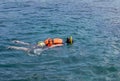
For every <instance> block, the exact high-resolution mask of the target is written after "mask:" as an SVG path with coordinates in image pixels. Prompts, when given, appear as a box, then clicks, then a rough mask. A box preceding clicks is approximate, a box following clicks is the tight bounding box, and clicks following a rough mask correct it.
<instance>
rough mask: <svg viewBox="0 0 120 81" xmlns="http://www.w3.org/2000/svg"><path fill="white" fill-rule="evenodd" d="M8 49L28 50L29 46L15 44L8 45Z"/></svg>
mask: <svg viewBox="0 0 120 81" xmlns="http://www.w3.org/2000/svg"><path fill="white" fill-rule="evenodd" d="M8 49H16V50H22V51H29V48H25V47H17V46H9V47H8Z"/></svg>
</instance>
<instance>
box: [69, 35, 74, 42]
mask: <svg viewBox="0 0 120 81" xmlns="http://www.w3.org/2000/svg"><path fill="white" fill-rule="evenodd" d="M69 40H70V44H73V39H72V36H70V38H69Z"/></svg>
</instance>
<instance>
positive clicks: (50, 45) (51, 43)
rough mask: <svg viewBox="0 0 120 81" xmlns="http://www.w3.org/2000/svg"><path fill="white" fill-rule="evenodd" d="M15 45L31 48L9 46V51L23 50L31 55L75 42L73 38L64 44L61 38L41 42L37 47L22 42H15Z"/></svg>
mask: <svg viewBox="0 0 120 81" xmlns="http://www.w3.org/2000/svg"><path fill="white" fill-rule="evenodd" d="M13 42H14V43H18V44H22V45H26V46H29V48H27V47H17V46H9V47H8V48H9V49H16V50H22V51H26V52H29V53H36V51H40V50H41V49H43V50H46V49H48V48H53V47H57V46H63V45H64V44H65V43H67V44H72V43H73V40H72V36H71V37H69V38H67V39H66V41H65V42H63V39H61V38H53V39H52V38H48V39H46V40H44V41H39V42H38V43H37V44H36V45H34V46H31V44H29V43H25V42H22V41H18V40H16V41H13Z"/></svg>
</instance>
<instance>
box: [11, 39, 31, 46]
mask: <svg viewBox="0 0 120 81" xmlns="http://www.w3.org/2000/svg"><path fill="white" fill-rule="evenodd" d="M12 42H13V43H17V44H22V45H30V44H29V43H25V42H23V41H19V40H14V41H12Z"/></svg>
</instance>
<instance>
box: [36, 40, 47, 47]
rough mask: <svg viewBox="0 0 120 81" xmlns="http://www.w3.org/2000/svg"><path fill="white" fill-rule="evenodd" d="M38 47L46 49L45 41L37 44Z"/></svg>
mask: <svg viewBox="0 0 120 81" xmlns="http://www.w3.org/2000/svg"><path fill="white" fill-rule="evenodd" d="M37 46H40V47H44V46H45V43H44V42H43V41H39V42H38V43H37Z"/></svg>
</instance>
